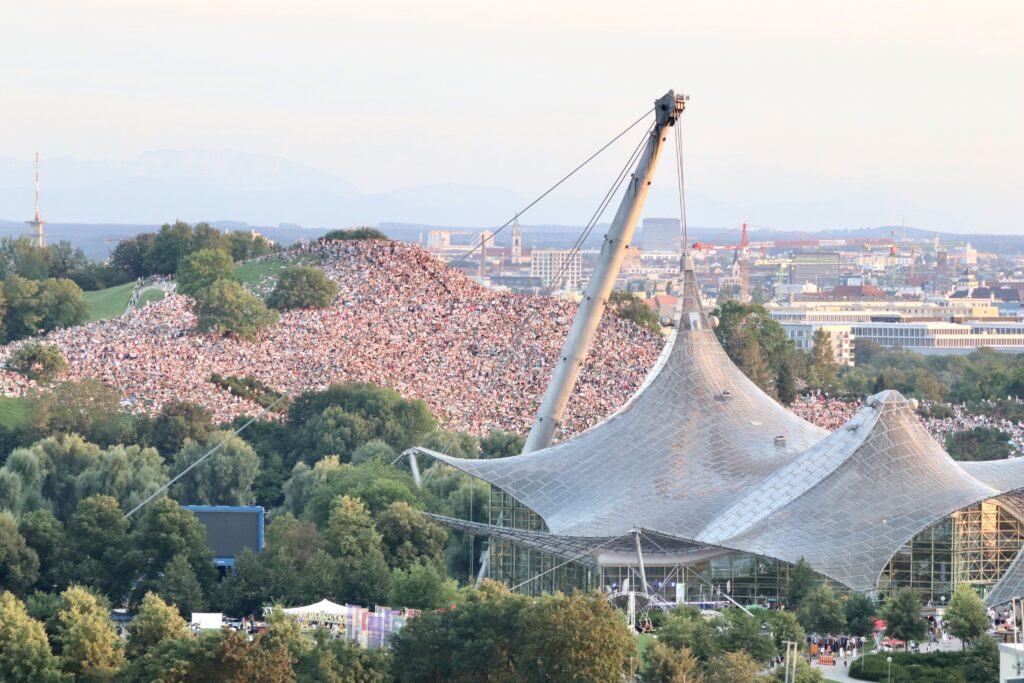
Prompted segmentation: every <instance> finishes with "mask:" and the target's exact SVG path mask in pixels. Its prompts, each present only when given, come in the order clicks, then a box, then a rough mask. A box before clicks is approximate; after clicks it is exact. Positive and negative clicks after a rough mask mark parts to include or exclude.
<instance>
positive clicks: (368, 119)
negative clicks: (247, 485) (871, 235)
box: [0, 0, 1024, 231]
mask: <svg viewBox="0 0 1024 683" xmlns="http://www.w3.org/2000/svg"><path fill="white" fill-rule="evenodd" d="M1022 34H1024V2H1017V1H1016V0H1005V1H1003V2H996V1H991V0H990V1H984V0H973V1H972V2H964V1H963V0H957V1H943V0H921V1H919V2H900V1H898V0H887V1H884V2H873V1H867V2H866V1H863V0H861V1H858V2H849V1H844V2H830V1H827V0H812V1H808V2H779V1H773V2H764V1H763V0H758V1H751V2H722V1H719V0H713V1H712V0H704V1H702V2H688V1H685V0H682V1H671V2H625V1H623V0H619V1H617V2H606V1H604V0H600V1H595V0H590V1H585V2H584V1H580V2H576V1H571V2H569V1H561V0H546V1H544V2H533V1H530V0H517V1H516V2H512V3H489V2H481V1H480V0H475V1H465V2H450V1H445V0H435V1H434V2H422V1H418V2H390V1H387V0H375V1H372V2H354V1H352V0H322V1H320V0H290V1H289V2H280V1H276V2H265V1H264V0H246V1H244V2H242V1H238V2H236V1H234V0H174V1H173V2H166V1H161V0H147V1H145V2H140V1H139V0H125V1H121V0H87V1H85V0H83V1H81V2H51V1H47V0H32V1H31V2H18V1H16V0H4V1H3V2H2V3H0V54H2V60H3V68H2V69H0V93H2V100H0V102H2V104H0V132H2V133H0V156H4V157H24V158H28V157H29V156H30V155H31V154H32V153H33V152H34V151H36V150H37V149H39V150H40V151H42V152H43V153H44V155H49V156H62V155H69V156H73V157H78V158H83V159H113V160H127V159H131V158H134V157H135V156H137V155H138V154H139V153H141V152H144V151H147V150H154V149H237V150H244V151H248V152H257V153H262V154H270V155H279V156H283V157H287V158H288V159H291V160H293V161H298V162H302V163H306V164H309V165H311V166H315V167H317V168H319V169H322V170H324V171H328V172H330V173H332V174H336V175H337V176H339V177H341V178H344V179H346V180H347V181H349V182H351V183H353V184H354V185H356V186H358V187H359V188H361V189H363V190H365V191H372V192H379V191H387V190H392V189H395V188H399V187H404V186H412V185H425V184H433V183H466V184H475V185H483V186H500V187H506V188H509V189H512V190H515V191H516V192H520V193H522V194H523V195H532V194H534V193H536V192H537V191H539V190H541V189H543V188H544V187H545V186H546V185H547V184H548V183H549V182H550V181H551V180H553V179H554V178H555V177H557V176H558V175H559V174H560V173H561V172H563V171H564V170H566V169H568V168H570V167H572V166H573V165H574V164H575V163H576V162H577V161H579V160H580V159H582V158H583V157H585V156H586V155H587V154H588V153H589V152H590V151H592V150H593V149H594V148H596V147H597V146H598V145H600V144H601V143H602V142H604V141H605V140H607V139H608V138H610V137H611V135H612V134H613V133H614V132H616V131H618V130H619V129H621V128H622V127H624V125H625V124H626V123H628V122H629V121H631V120H632V119H633V118H635V117H636V116H638V115H639V114H640V113H642V112H643V111H644V110H645V109H646V108H647V107H649V105H650V103H651V101H652V100H653V99H655V98H656V97H657V96H659V95H660V94H662V93H664V92H665V91H666V90H667V89H669V88H677V89H680V90H683V91H685V92H687V93H689V94H690V95H691V97H692V99H691V102H690V106H689V110H688V112H687V114H686V117H685V135H686V156H687V164H688V169H687V171H688V187H690V188H691V189H692V190H693V191H694V192H698V193H701V194H703V195H706V196H708V197H712V198H714V199H717V200H721V201H724V202H729V203H733V204H767V203H773V202H805V201H806V202H814V201H820V200H824V199H828V198H833V197H839V196H843V195H848V194H853V193H856V192H858V191H861V190H865V189H866V188H868V189H872V190H874V191H879V192H882V193H885V194H889V195H893V196H897V197H900V198H902V199H905V200H907V201H908V202H911V203H913V204H916V205H919V206H921V207H927V209H928V210H929V211H930V212H932V213H937V214H939V215H945V216H949V225H950V226H953V225H957V226H959V227H960V228H961V229H974V228H976V229H979V230H988V231H1012V230H1021V229H1024V221H1022V220H1021V216H1022V215H1024V191H1022V189H1021V181H1022V178H1024V172H1022V170H1021V169H1022V168H1024V88H1022V85H1021V84H1022V83H1024V37H1022ZM621 159H622V155H621V154H619V155H618V156H617V157H616V158H614V159H611V158H610V159H609V160H608V161H607V163H605V164H604V165H603V166H598V167H596V168H595V170H594V171H593V172H592V173H591V174H589V175H587V176H584V177H583V178H581V180H580V183H578V184H577V185H576V186H574V187H573V188H571V189H570V191H571V192H576V193H577V194H580V195H583V194H594V193H598V192H600V191H602V190H603V189H604V186H605V185H606V184H607V182H608V181H609V180H610V175H609V172H610V169H611V168H612V167H613V166H615V165H616V164H619V163H621ZM666 162H669V160H667V159H666ZM671 172H672V166H671V163H670V162H669V163H666V165H665V166H663V168H662V173H661V175H660V178H661V181H660V183H661V184H663V185H665V186H666V187H668V186H669V185H670V183H671V181H672V177H671V175H670V173H671ZM900 218H901V217H900V216H879V217H878V220H879V222H880V223H884V222H899V220H900ZM904 218H906V219H907V222H908V223H913V222H914V216H906V217H904ZM695 220H696V222H698V223H699V217H695ZM751 220H752V221H753V222H756V217H752V218H751ZM935 227H940V228H941V227H945V226H935Z"/></svg>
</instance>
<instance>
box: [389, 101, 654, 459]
mask: <svg viewBox="0 0 1024 683" xmlns="http://www.w3.org/2000/svg"><path fill="white" fill-rule="evenodd" d="M648 113H650V112H648ZM653 129H654V125H653V124H652V125H651V127H650V128H648V129H647V131H646V132H645V133H644V134H643V136H641V138H640V142H638V143H637V145H636V147H635V148H634V149H633V153H632V154H630V156H629V159H627V160H626V163H625V164H624V165H623V167H622V169H621V170H620V171H619V174H618V175H617V176H616V178H615V181H614V182H613V183H612V185H611V186H610V187H609V189H608V191H607V192H606V193H605V195H604V197H603V198H602V199H601V203H600V204H599V205H598V207H597V209H596V210H595V211H594V214H593V215H592V216H591V217H590V221H588V223H587V224H586V225H585V226H584V228H583V230H582V232H581V233H580V235H579V237H577V238H576V241H575V242H574V243H573V246H572V248H571V249H570V251H569V258H567V259H564V260H563V262H562V264H561V265H560V266H559V267H558V270H557V271H556V272H555V274H554V276H553V277H552V278H551V282H550V283H549V284H548V285H547V287H546V288H545V290H544V293H543V294H542V295H541V296H544V297H548V296H551V294H552V293H553V292H554V291H555V283H557V282H558V281H559V280H560V279H561V277H562V275H563V274H564V273H565V270H566V268H567V267H568V264H569V261H570V260H571V259H572V257H573V256H574V255H575V254H576V253H578V252H579V251H580V249H581V248H582V247H583V244H584V242H585V241H586V239H587V237H588V236H589V235H590V233H591V232H592V231H593V230H594V228H595V227H596V226H597V222H598V221H599V220H600V219H601V216H602V215H604V212H605V211H606V210H607V208H608V205H609V204H610V203H611V200H612V199H614V198H615V195H616V193H617V192H618V190H619V188H620V187H622V183H623V182H624V181H625V179H626V178H627V177H628V175H629V169H631V168H632V167H633V164H634V163H635V162H636V159H637V158H638V157H639V156H640V154H641V152H642V151H643V145H644V142H646V140H647V137H648V136H649V135H650V134H651V131H652V130H653ZM525 335H526V326H525V325H520V326H519V328H518V331H517V334H516V336H515V337H513V339H512V344H511V345H510V347H509V350H508V352H507V353H506V354H505V356H504V357H503V358H502V360H501V362H499V363H498V365H497V366H496V370H497V371H499V372H500V371H501V370H504V369H505V367H506V366H507V365H508V363H509V361H510V360H512V356H514V355H515V353H516V351H518V350H519V347H520V345H521V344H522V341H523V338H524V337H525ZM455 438H456V435H455V434H454V433H453V434H452V435H451V437H450V438H449V440H448V444H447V446H446V447H445V449H444V450H443V451H442V453H445V455H447V454H448V453H447V451H449V450H450V449H451V447H452V445H453V444H454V443H455ZM401 457H402V455H399V456H398V458H396V459H395V462H398V460H399V459H400V458H401Z"/></svg>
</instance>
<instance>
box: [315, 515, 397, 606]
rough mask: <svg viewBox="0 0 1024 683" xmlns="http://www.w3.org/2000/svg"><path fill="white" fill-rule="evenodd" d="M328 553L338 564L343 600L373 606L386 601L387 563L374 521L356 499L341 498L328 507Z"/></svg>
mask: <svg viewBox="0 0 1024 683" xmlns="http://www.w3.org/2000/svg"><path fill="white" fill-rule="evenodd" d="M324 541H325V547H326V549H327V552H328V553H330V554H331V556H333V557H334V558H336V559H337V560H338V561H339V568H338V572H339V576H340V577H341V581H342V587H341V588H342V592H343V594H344V596H345V600H348V601H351V602H354V603H356V604H363V605H366V604H375V603H379V602H383V600H384V598H385V597H387V592H388V582H387V576H388V572H387V562H386V561H385V560H384V553H383V552H382V550H381V537H380V534H378V533H377V530H376V529H375V528H374V526H373V519H372V518H371V517H370V513H369V512H368V511H367V509H366V506H365V505H363V502H362V501H361V500H359V499H358V498H349V497H348V496H341V497H340V498H338V499H336V500H335V502H334V504H333V505H332V506H331V514H330V518H329V520H328V522H327V529H326V530H325V531H324Z"/></svg>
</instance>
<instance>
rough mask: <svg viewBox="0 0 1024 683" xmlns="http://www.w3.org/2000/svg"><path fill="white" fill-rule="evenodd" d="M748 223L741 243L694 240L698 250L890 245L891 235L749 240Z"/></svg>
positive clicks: (694, 245)
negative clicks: (849, 237) (859, 237)
mask: <svg viewBox="0 0 1024 683" xmlns="http://www.w3.org/2000/svg"><path fill="white" fill-rule="evenodd" d="M748 227H749V224H748V223H744V224H743V237H742V240H741V243H740V244H706V243H703V242H694V243H693V248H694V249H696V250H697V251H715V250H716V249H760V250H761V251H765V250H767V249H797V248H800V247H864V248H871V247H872V246H875V245H877V246H890V245H892V244H893V239H892V238H891V237H870V238H867V239H799V240H763V241H759V242H750V241H748V240H747V228H748Z"/></svg>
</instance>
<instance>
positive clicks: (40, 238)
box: [25, 152, 46, 249]
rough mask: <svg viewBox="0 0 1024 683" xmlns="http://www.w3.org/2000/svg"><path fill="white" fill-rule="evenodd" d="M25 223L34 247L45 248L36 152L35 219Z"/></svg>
mask: <svg viewBox="0 0 1024 683" xmlns="http://www.w3.org/2000/svg"><path fill="white" fill-rule="evenodd" d="M25 222H26V223H28V224H29V227H30V228H31V229H32V233H31V237H32V238H33V239H34V240H35V242H36V246H37V247H39V248H40V249H42V248H43V247H45V246H46V235H45V234H43V225H45V223H46V221H44V220H43V217H42V215H41V214H40V213H39V152H36V217H35V218H33V219H32V220H30V221H25Z"/></svg>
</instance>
